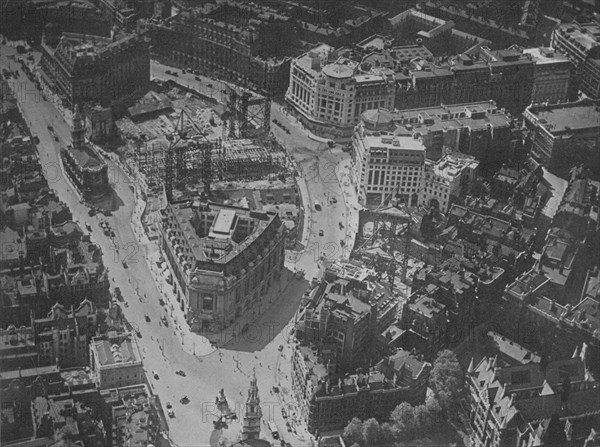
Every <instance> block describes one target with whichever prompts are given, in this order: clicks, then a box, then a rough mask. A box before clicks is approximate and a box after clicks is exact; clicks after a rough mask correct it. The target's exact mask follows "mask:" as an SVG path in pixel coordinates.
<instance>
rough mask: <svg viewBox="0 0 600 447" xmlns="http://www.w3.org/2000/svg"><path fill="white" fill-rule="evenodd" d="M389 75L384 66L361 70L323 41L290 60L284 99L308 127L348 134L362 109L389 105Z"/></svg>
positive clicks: (391, 91)
mask: <svg viewBox="0 0 600 447" xmlns="http://www.w3.org/2000/svg"><path fill="white" fill-rule="evenodd" d="M393 74H394V72H393V71H392V70H391V69H388V68H372V69H370V70H369V71H368V72H363V71H362V70H361V69H360V66H359V64H358V63H357V62H355V61H353V60H351V59H349V58H348V57H343V56H341V55H340V54H339V53H338V52H336V51H335V50H334V49H333V48H332V47H330V46H329V45H325V44H323V45H320V46H318V47H316V48H315V49H313V50H311V51H309V52H308V53H306V54H303V55H302V56H300V57H298V58H296V59H294V60H293V61H292V63H291V67H290V82H289V88H288V90H287V93H286V100H287V102H288V103H289V104H290V105H291V106H292V107H294V109H295V110H296V111H297V112H298V113H299V115H300V117H301V119H302V121H303V122H304V123H305V124H306V125H307V126H308V127H309V128H310V129H311V130H313V131H315V132H317V133H319V134H322V135H331V136H336V135H337V136H349V135H350V134H351V133H352V127H353V126H354V125H356V124H357V123H358V122H359V120H360V115H361V114H362V113H363V112H364V111H366V110H369V109H374V108H380V107H381V108H387V109H391V108H392V107H393V101H394V92H395V84H394V76H393Z"/></svg>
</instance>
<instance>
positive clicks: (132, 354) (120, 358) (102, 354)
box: [92, 336, 141, 366]
mask: <svg viewBox="0 0 600 447" xmlns="http://www.w3.org/2000/svg"><path fill="white" fill-rule="evenodd" d="M92 343H93V346H94V350H95V352H96V353H97V356H98V361H99V362H100V365H101V366H114V365H122V364H126V363H136V362H141V357H140V354H139V351H138V349H137V346H136V345H135V342H134V341H132V339H131V338H130V337H129V336H124V337H119V338H110V339H109V338H108V337H98V338H95V339H94V340H93V342H92Z"/></svg>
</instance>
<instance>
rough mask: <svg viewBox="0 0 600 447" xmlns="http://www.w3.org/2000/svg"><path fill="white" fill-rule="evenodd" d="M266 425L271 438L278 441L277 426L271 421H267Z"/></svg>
mask: <svg viewBox="0 0 600 447" xmlns="http://www.w3.org/2000/svg"><path fill="white" fill-rule="evenodd" d="M267 425H268V427H269V431H270V432H271V436H273V438H274V439H279V432H278V431H277V426H276V425H275V424H274V423H273V422H271V421H268V422H267Z"/></svg>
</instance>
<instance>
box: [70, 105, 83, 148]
mask: <svg viewBox="0 0 600 447" xmlns="http://www.w3.org/2000/svg"><path fill="white" fill-rule="evenodd" d="M71 140H72V144H73V148H74V149H81V148H82V147H83V146H84V144H85V115H84V113H83V110H82V108H81V106H80V105H79V104H77V105H76V106H75V114H74V115H73V130H72V131H71Z"/></svg>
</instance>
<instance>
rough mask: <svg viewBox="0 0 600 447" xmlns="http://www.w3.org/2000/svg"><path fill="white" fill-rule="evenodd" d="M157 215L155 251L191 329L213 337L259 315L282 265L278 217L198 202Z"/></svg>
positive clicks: (282, 236)
mask: <svg viewBox="0 0 600 447" xmlns="http://www.w3.org/2000/svg"><path fill="white" fill-rule="evenodd" d="M162 214H163V222H162V227H161V235H160V246H161V249H162V251H163V253H164V255H165V257H166V259H167V260H168V261H169V263H170V265H171V267H172V270H173V273H174V275H175V277H176V279H177V281H178V283H179V286H180V288H181V290H182V292H183V293H182V294H180V296H178V299H179V301H180V306H181V308H182V309H183V311H184V312H185V315H186V318H187V320H188V322H189V323H190V324H191V325H192V329H193V330H197V331H202V332H210V333H215V332H219V331H222V330H223V329H225V328H226V327H228V326H230V325H231V324H233V323H234V321H235V320H236V319H237V318H239V317H240V316H242V315H244V314H246V315H248V314H254V313H259V312H260V310H261V302H262V299H263V297H264V296H265V295H266V294H267V293H268V291H269V287H270V286H271V285H272V283H273V281H276V280H278V279H279V277H280V275H281V272H282V269H283V263H284V260H285V227H284V226H283V225H282V222H281V220H280V218H279V215H278V214H276V213H268V212H262V211H251V210H249V209H247V208H239V207H234V206H227V205H218V204H213V203H209V204H199V203H197V202H193V203H192V202H185V203H174V204H169V205H168V206H167V207H166V208H165V209H164V210H163V211H162ZM181 295H183V296H181ZM262 310H264V307H263V308H262Z"/></svg>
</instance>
